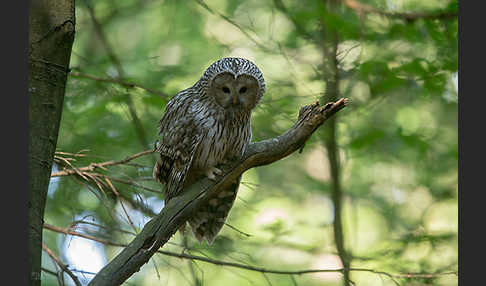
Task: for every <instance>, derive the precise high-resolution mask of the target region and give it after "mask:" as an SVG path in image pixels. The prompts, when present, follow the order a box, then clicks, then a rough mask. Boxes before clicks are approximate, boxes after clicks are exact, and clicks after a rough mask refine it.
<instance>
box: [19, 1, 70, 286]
mask: <svg viewBox="0 0 486 286" xmlns="http://www.w3.org/2000/svg"><path fill="white" fill-rule="evenodd" d="M74 14H75V13H74V0H69V1H60V0H34V1H31V3H30V7H29V81H28V82H29V84H28V85H29V86H28V88H29V150H28V156H29V167H28V172H29V173H28V181H29V182H28V184H29V199H28V223H29V228H28V265H29V285H33V286H35V285H40V284H41V283H40V282H41V281H40V277H41V275H40V273H41V257H42V226H43V221H44V208H45V202H46V195H47V189H48V187H49V179H50V173H51V167H52V162H53V158H54V152H55V149H56V144H57V136H58V131H59V124H60V120H61V112H62V104H63V100H64V91H65V86H66V78H67V74H68V70H69V69H68V68H69V60H70V57H71V48H72V44H73V41H74V26H75V15H74Z"/></svg>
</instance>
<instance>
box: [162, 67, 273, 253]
mask: <svg viewBox="0 0 486 286" xmlns="http://www.w3.org/2000/svg"><path fill="white" fill-rule="evenodd" d="M264 93H265V80H264V78H263V75H262V73H261V71H260V70H259V69H258V67H257V66H256V65H255V64H254V63H252V62H251V61H249V60H247V59H243V58H223V59H220V60H218V61H216V62H214V63H213V64H211V65H210V66H209V67H208V68H207V69H206V71H205V72H204V74H203V76H202V77H201V78H200V79H199V80H198V81H197V82H196V83H195V84H194V85H193V86H192V87H190V88H188V89H185V90H182V91H180V92H179V93H177V95H176V96H175V97H173V98H172V99H171V100H170V101H169V103H168V104H167V106H166V108H165V112H164V115H163V116H162V119H161V120H160V122H159V133H158V135H159V137H160V140H159V142H160V143H159V145H158V147H157V152H158V153H159V157H158V158H157V162H156V164H155V166H154V169H153V177H154V179H155V180H156V181H158V182H161V183H163V184H165V189H164V192H165V203H166V204H167V202H168V201H169V200H170V199H171V198H173V197H175V196H177V195H179V194H180V193H181V191H182V190H184V188H185V187H187V186H189V185H191V184H192V183H194V182H195V181H196V180H198V179H199V178H201V177H203V176H207V177H208V178H209V179H212V180H214V179H215V178H216V176H218V175H221V174H222V172H221V170H220V169H218V165H220V164H224V163H226V162H228V161H230V160H234V159H237V158H240V157H241V156H242V155H243V153H244V152H245V150H246V148H247V146H248V144H249V143H250V140H251V126H250V116H251V112H252V110H253V109H254V108H255V106H256V105H257V104H258V102H259V101H260V99H261V98H262V97H263V94H264ZM240 179H241V176H240V177H239V178H238V180H237V181H236V182H235V183H234V184H233V185H232V186H231V187H229V188H228V189H226V190H223V191H222V192H220V193H219V194H218V197H217V198H213V199H211V200H210V201H209V202H208V203H207V204H206V205H203V206H202V207H201V208H200V209H199V210H198V211H197V212H196V213H195V214H194V215H193V216H192V217H191V218H190V219H189V220H188V223H189V225H190V227H191V229H192V232H193V233H194V235H195V237H196V238H197V239H198V240H199V242H202V241H203V240H204V239H206V241H207V242H208V243H209V244H211V243H212V242H213V241H214V239H215V237H216V235H217V234H218V233H219V231H220V230H221V228H222V227H223V225H224V222H225V220H226V218H227V216H228V213H229V210H230V209H231V207H232V206H233V202H234V200H235V198H236V193H237V191H238V186H239V183H240Z"/></svg>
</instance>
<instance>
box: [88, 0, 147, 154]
mask: <svg viewBox="0 0 486 286" xmlns="http://www.w3.org/2000/svg"><path fill="white" fill-rule="evenodd" d="M84 2H85V4H86V7H87V9H88V13H89V16H90V18H91V21H92V22H93V26H94V28H95V31H96V34H97V35H98V38H99V39H100V40H101V43H102V45H103V47H104V48H105V50H106V53H107V54H108V57H109V58H110V61H111V62H112V63H113V64H114V65H115V68H116V70H117V72H118V77H119V78H120V79H123V78H124V77H125V71H124V70H123V67H122V65H121V61H120V59H118V57H117V56H116V54H115V52H114V51H113V48H112V47H111V45H110V44H109V43H108V40H107V39H106V35H105V33H104V31H103V28H102V26H101V24H100V23H99V22H98V20H97V19H96V17H95V14H94V9H93V7H92V6H91V4H90V3H89V0H84ZM125 104H126V106H127V107H128V111H129V112H130V116H131V117H132V122H133V125H134V127H135V132H136V133H137V135H138V139H139V140H140V143H141V144H142V146H143V147H144V148H145V147H147V146H148V140H147V136H146V133H145V129H144V128H143V125H142V122H141V121H140V118H139V117H138V115H137V112H136V110H135V107H134V104H133V101H132V97H131V95H130V94H127V97H126V100H125Z"/></svg>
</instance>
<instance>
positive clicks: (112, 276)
mask: <svg viewBox="0 0 486 286" xmlns="http://www.w3.org/2000/svg"><path fill="white" fill-rule="evenodd" d="M347 102H348V101H347V99H344V98H342V99H340V100H338V101H336V102H335V103H334V102H331V103H328V104H326V105H325V106H320V105H319V103H317V102H316V103H314V104H312V105H307V106H304V107H303V108H302V109H301V110H300V112H299V118H298V120H297V122H296V123H295V125H294V126H293V127H292V128H291V129H289V130H288V131H287V132H285V133H284V134H282V135H280V136H278V137H276V138H272V139H268V140H264V141H260V142H256V143H251V144H250V145H249V147H248V148H247V150H246V151H245V154H243V156H242V158H241V159H239V160H237V161H234V162H231V163H230V164H228V165H224V166H222V167H219V166H218V167H219V168H221V170H222V171H223V175H221V176H218V177H217V178H216V180H214V181H212V180H209V179H208V178H203V179H201V180H199V181H197V182H196V183H194V184H193V185H191V186H189V187H187V188H186V189H185V190H184V191H183V192H182V194H181V195H180V196H177V197H175V198H173V199H171V200H170V201H169V203H168V204H167V205H166V206H165V207H164V208H163V209H162V211H161V212H160V213H159V214H158V215H157V216H156V217H154V218H153V219H152V220H150V221H149V222H148V223H147V224H145V226H144V228H143V230H142V231H141V232H140V233H139V234H138V235H137V237H136V238H135V239H133V241H132V242H131V243H130V244H129V245H128V246H127V247H126V248H125V249H123V251H122V252H121V253H120V254H118V255H117V256H116V257H115V258H114V259H113V260H112V261H110V263H108V264H107V265H106V266H105V267H103V269H101V270H100V272H98V274H97V275H96V276H95V277H94V278H93V279H92V280H91V281H90V283H89V284H88V285H89V286H100V285H104V286H106V285H120V284H122V283H123V282H124V281H125V280H127V279H128V278H129V277H130V276H131V275H133V274H134V273H135V272H137V271H139V269H140V267H142V266H143V265H144V264H145V263H147V261H148V260H149V259H150V258H151V257H152V256H153V255H154V254H155V253H156V252H157V251H158V250H159V248H160V247H162V246H163V245H164V244H165V243H166V242H167V241H168V240H169V239H170V237H171V236H172V235H173V234H174V233H175V232H176V231H177V230H178V229H179V228H180V227H181V226H182V224H184V223H185V222H186V221H187V219H188V218H189V217H190V216H191V215H192V214H193V213H194V212H195V211H196V210H197V209H198V208H199V207H200V206H201V205H203V204H207V202H208V201H209V200H210V199H211V198H213V197H215V196H217V195H218V194H219V192H221V191H222V190H225V189H226V188H227V187H228V186H229V185H231V184H233V183H234V181H235V180H237V179H238V177H240V176H241V175H242V174H243V172H245V171H246V170H248V169H250V168H254V167H258V166H262V165H267V164H271V163H273V162H275V161H277V160H280V159H282V158H284V157H286V156H288V155H290V154H292V153H293V152H295V151H296V150H299V149H301V148H302V147H303V146H304V144H305V142H306V141H307V140H308V139H309V138H310V136H311V135H312V134H313V133H314V131H315V130H316V129H317V128H318V127H319V126H321V125H322V124H323V123H324V121H326V120H327V119H328V118H330V117H332V115H334V114H335V113H336V112H338V111H339V110H341V109H342V108H344V107H345V106H346V104H347Z"/></svg>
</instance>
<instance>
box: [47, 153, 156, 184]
mask: <svg viewBox="0 0 486 286" xmlns="http://www.w3.org/2000/svg"><path fill="white" fill-rule="evenodd" d="M56 153H57V152H56ZM151 153H154V150H153V149H152V150H145V151H142V152H139V153H136V154H133V155H130V156H128V157H126V158H125V159H123V160H118V161H113V160H110V161H106V162H103V163H91V164H89V165H88V166H85V167H81V168H75V167H73V166H72V169H67V170H63V171H58V172H54V173H51V177H59V176H67V175H74V174H77V175H80V173H81V172H87V171H91V172H92V171H94V170H95V169H96V168H100V169H104V170H106V167H110V166H115V165H122V164H125V163H128V162H130V161H132V160H134V159H137V158H138V157H142V156H144V155H147V154H151ZM80 176H81V175H80Z"/></svg>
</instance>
